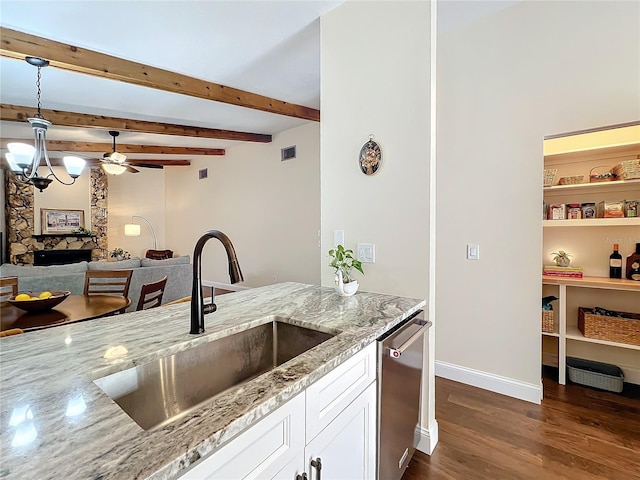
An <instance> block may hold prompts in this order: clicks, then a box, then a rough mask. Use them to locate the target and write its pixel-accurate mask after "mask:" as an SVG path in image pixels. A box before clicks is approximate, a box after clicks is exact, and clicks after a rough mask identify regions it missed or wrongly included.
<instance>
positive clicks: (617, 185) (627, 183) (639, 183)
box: [544, 178, 640, 194]
mask: <svg viewBox="0 0 640 480" xmlns="http://www.w3.org/2000/svg"><path fill="white" fill-rule="evenodd" d="M629 188H637V189H640V178H638V179H632V180H614V181H611V182H594V183H575V184H572V185H553V186H549V187H544V193H545V194H546V193H555V192H566V191H569V192H570V193H576V194H577V193H589V192H593V191H595V190H607V191H608V190H613V191H616V190H627V189H629Z"/></svg>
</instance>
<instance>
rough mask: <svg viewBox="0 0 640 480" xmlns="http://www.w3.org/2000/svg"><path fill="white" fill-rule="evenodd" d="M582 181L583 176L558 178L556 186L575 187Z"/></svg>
mask: <svg viewBox="0 0 640 480" xmlns="http://www.w3.org/2000/svg"><path fill="white" fill-rule="evenodd" d="M583 180H584V175H573V176H571V177H560V180H558V185H576V184H578V183H582V181H583Z"/></svg>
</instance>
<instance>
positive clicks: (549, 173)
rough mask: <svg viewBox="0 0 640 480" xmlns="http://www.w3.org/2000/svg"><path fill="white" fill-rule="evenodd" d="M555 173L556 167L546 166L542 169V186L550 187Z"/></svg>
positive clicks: (556, 171)
mask: <svg viewBox="0 0 640 480" xmlns="http://www.w3.org/2000/svg"><path fill="white" fill-rule="evenodd" d="M556 173H558V169H557V168H547V169H545V171H544V177H543V178H544V186H545V187H550V186H551V185H553V180H554V179H555V178H556Z"/></svg>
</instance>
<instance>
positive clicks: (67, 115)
mask: <svg viewBox="0 0 640 480" xmlns="http://www.w3.org/2000/svg"><path fill="white" fill-rule="evenodd" d="M34 113H35V109H34V108H33V107H24V106H20V105H8V104H6V103H2V104H0V119H2V120H7V121H10V122H27V121H28V120H27V119H28V118H29V117H33V115H34ZM42 115H43V117H44V118H46V119H47V120H49V121H50V122H51V123H53V124H54V125H57V126H64V127H84V128H103V129H105V130H119V131H125V130H126V131H129V132H140V133H157V134H160V135H178V136H181V137H200V138H216V139H219V140H237V141H241V142H259V143H269V142H271V135H264V134H261V133H248V132H234V131H232V130H219V129H217V128H201V127H192V126H188V125H174V124H170V123H159V122H149V121H145V120H132V119H128V118H117V117H104V116H102V115H90V114H85V113H74V112H63V111H60V110H45V109H42Z"/></svg>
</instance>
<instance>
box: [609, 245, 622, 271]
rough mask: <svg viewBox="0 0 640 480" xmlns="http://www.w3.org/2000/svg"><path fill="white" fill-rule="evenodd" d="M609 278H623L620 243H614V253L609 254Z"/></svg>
mask: <svg viewBox="0 0 640 480" xmlns="http://www.w3.org/2000/svg"><path fill="white" fill-rule="evenodd" d="M609 278H622V255H620V254H619V253H618V244H617V243H614V244H613V253H612V254H611V255H610V256H609Z"/></svg>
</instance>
